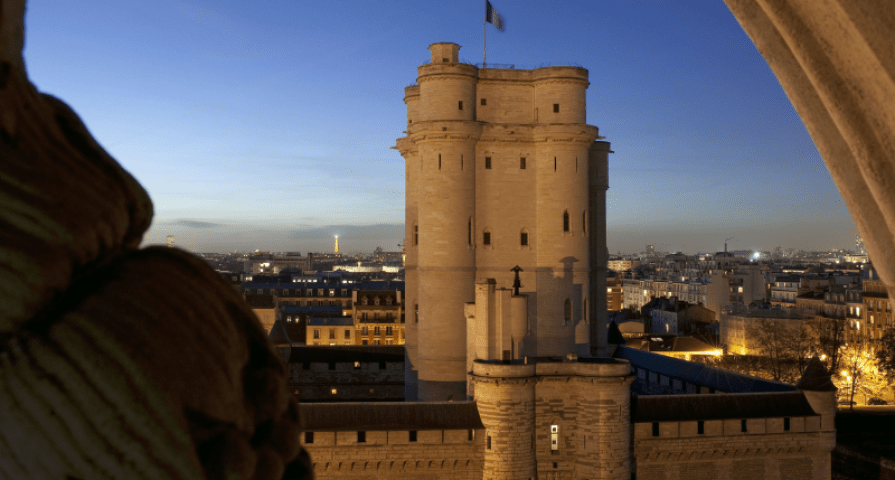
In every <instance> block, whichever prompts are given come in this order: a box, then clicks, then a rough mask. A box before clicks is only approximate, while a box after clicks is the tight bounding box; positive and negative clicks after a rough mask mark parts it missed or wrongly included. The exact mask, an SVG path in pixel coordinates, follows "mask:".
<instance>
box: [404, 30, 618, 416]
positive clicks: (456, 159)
mask: <svg viewBox="0 0 895 480" xmlns="http://www.w3.org/2000/svg"><path fill="white" fill-rule="evenodd" d="M429 50H430V51H431V62H430V63H429V64H426V65H422V66H420V67H419V68H418V70H417V73H418V77H417V85H413V86H410V87H407V88H406V89H405V92H404V93H405V96H404V102H405V103H406V104H407V132H406V133H407V136H406V137H403V138H400V139H398V141H397V147H396V148H397V149H398V150H399V151H400V152H401V155H402V156H403V157H404V158H405V160H406V228H407V232H406V233H407V238H408V240H409V242H408V245H407V257H406V266H405V271H406V278H405V280H406V298H407V300H406V301H407V303H406V305H407V309H408V311H409V312H410V315H409V319H408V320H407V325H406V335H407V336H406V347H407V357H408V358H407V369H408V370H407V380H406V385H407V398H408V400H416V399H420V400H445V399H447V398H454V399H458V400H459V399H461V398H464V397H465V396H466V375H467V371H468V368H467V356H466V346H467V342H466V330H467V328H466V318H465V316H464V308H465V307H464V305H465V304H466V303H467V302H473V301H475V298H476V297H475V283H476V281H477V280H481V279H486V278H487V279H494V281H495V282H496V285H495V286H496V287H497V288H508V287H510V286H511V285H512V284H513V280H514V272H512V271H511V269H512V268H513V267H514V266H517V265H518V266H519V267H520V268H521V269H522V272H521V273H520V280H521V284H522V288H521V289H520V293H522V294H524V296H525V326H524V329H523V332H524V333H519V332H516V333H515V336H514V337H513V338H511V339H509V340H508V341H507V342H504V343H505V345H509V346H510V347H508V348H505V349H504V350H508V354H504V355H505V356H506V355H509V356H510V357H512V358H520V357H522V356H557V355H559V356H562V355H566V354H569V353H577V354H578V355H590V353H591V347H598V346H600V345H604V344H605V332H606V329H605V318H606V317H605V316H606V313H605V311H606V308H605V307H606V300H605V295H606V290H605V289H606V285H605V283H606V280H605V266H606V255H607V252H606V217H605V213H606V207H605V198H606V195H605V191H606V189H607V188H608V179H607V176H608V174H607V158H608V153H610V150H609V143H607V142H602V141H597V139H599V138H600V137H599V136H598V131H597V127H594V126H591V125H587V124H585V90H586V89H587V86H588V77H587V70H585V69H583V68H578V67H545V68H538V69H535V70H515V69H479V68H476V67H475V66H473V65H469V64H463V63H459V60H458V53H459V50H460V46H459V45H456V44H454V43H436V44H433V45H431V46H429ZM588 305H590V306H595V307H596V308H589V307H588ZM517 310H518V309H517ZM598 325H602V327H600V328H598V327H597V326H598ZM509 330H514V331H516V330H518V329H508V330H507V331H509ZM515 337H521V338H515ZM601 338H602V340H601Z"/></svg>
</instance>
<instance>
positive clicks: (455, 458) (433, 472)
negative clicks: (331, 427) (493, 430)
mask: <svg viewBox="0 0 895 480" xmlns="http://www.w3.org/2000/svg"><path fill="white" fill-rule="evenodd" d="M415 433H416V440H415V441H410V432H409V431H407V430H402V431H367V432H364V437H365V438H364V442H358V432H357V431H347V432H346V431H339V432H314V433H313V443H308V442H307V438H305V437H304V436H303V438H302V445H303V446H304V448H305V449H306V450H307V451H308V453H309V454H310V456H311V461H312V463H313V465H314V477H315V478H317V479H319V480H326V479H343V478H363V479H383V480H385V479H419V478H427V479H435V478H437V479H444V480H480V479H481V478H482V465H483V462H482V457H483V454H482V451H483V450H484V448H483V445H484V440H483V439H482V438H481V437H482V436H483V435H482V432H481V431H472V436H471V437H470V431H469V430H423V431H417V432H415Z"/></svg>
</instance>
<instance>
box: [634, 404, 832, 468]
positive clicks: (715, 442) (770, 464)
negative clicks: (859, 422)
mask: <svg viewBox="0 0 895 480" xmlns="http://www.w3.org/2000/svg"><path fill="white" fill-rule="evenodd" d="M787 421H788V426H787V425H785V423H784V422H787ZM700 423H702V429H703V433H699V428H700V427H699V424H700ZM787 428H788V430H787ZM743 430H745V431H743ZM633 431H634V434H633V435H634V442H633V443H634V447H633V458H634V464H635V468H636V472H637V478H650V479H659V480H691V479H693V478H700V479H706V480H709V479H719V480H720V479H742V480H751V479H755V480H759V479H769V480H770V479H774V480H776V479H780V480H784V479H786V480H793V479H795V480H823V479H829V478H830V452H831V451H832V449H833V448H834V447H835V446H836V435H835V432H829V431H826V432H825V431H822V430H821V428H820V417H819V416H807V417H786V418H748V419H740V418H732V419H717V420H705V421H701V422H700V421H697V420H693V421H681V422H677V421H670V422H641V423H635V424H633Z"/></svg>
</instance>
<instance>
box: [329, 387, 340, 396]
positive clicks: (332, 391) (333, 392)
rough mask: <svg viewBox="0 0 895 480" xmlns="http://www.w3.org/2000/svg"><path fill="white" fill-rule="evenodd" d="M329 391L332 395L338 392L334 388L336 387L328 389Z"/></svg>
mask: <svg viewBox="0 0 895 480" xmlns="http://www.w3.org/2000/svg"><path fill="white" fill-rule="evenodd" d="M329 393H331V394H332V395H335V394H336V393H338V390H336V389H335V388H334V389H332V390H330V391H329Z"/></svg>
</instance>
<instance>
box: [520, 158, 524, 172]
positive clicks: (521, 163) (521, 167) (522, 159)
mask: <svg viewBox="0 0 895 480" xmlns="http://www.w3.org/2000/svg"><path fill="white" fill-rule="evenodd" d="M519 170H525V157H522V158H520V159H519Z"/></svg>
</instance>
